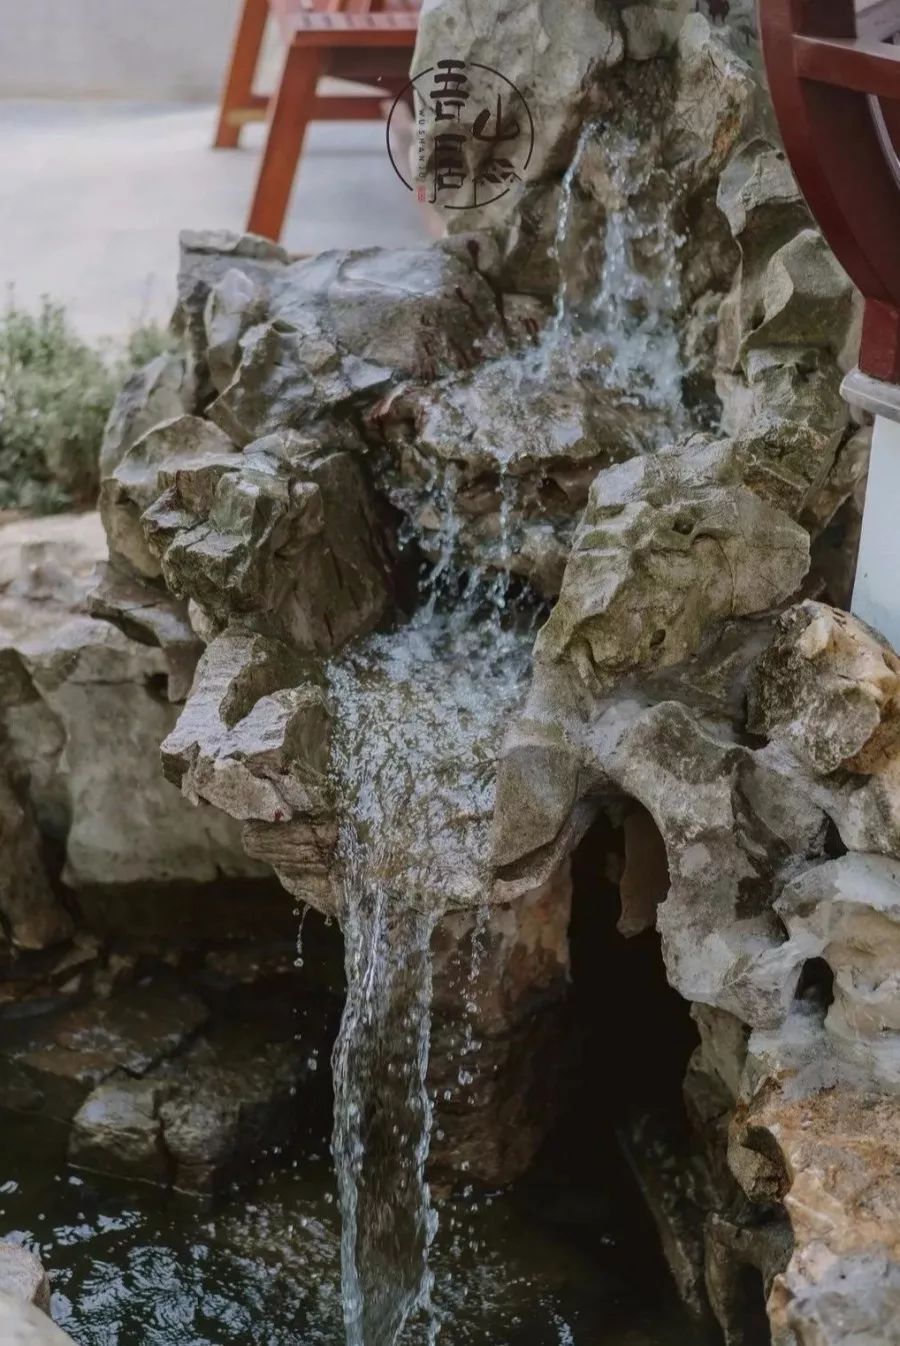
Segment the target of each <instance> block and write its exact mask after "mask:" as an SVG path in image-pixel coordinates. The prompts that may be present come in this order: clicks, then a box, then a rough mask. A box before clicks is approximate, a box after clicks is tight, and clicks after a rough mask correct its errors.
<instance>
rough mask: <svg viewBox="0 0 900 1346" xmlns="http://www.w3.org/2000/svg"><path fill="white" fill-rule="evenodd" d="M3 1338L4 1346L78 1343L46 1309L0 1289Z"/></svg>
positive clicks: (0, 1322)
mask: <svg viewBox="0 0 900 1346" xmlns="http://www.w3.org/2000/svg"><path fill="white" fill-rule="evenodd" d="M0 1339H2V1341H3V1343H4V1346H75V1343H74V1342H73V1340H72V1338H71V1337H70V1336H68V1335H67V1333H65V1332H63V1331H61V1330H60V1328H58V1327H56V1326H54V1324H53V1323H52V1322H51V1321H50V1319H49V1318H48V1317H47V1315H46V1314H45V1313H42V1312H41V1310H40V1309H38V1308H35V1307H34V1305H32V1304H26V1303H24V1302H23V1301H22V1300H21V1299H19V1298H18V1297H17V1296H14V1295H8V1294H6V1293H5V1292H4V1291H2V1290H0Z"/></svg>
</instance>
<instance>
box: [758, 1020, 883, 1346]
mask: <svg viewBox="0 0 900 1346" xmlns="http://www.w3.org/2000/svg"><path fill="white" fill-rule="evenodd" d="M750 1048H751V1062H752V1065H753V1069H752V1070H750V1071H748V1075H747V1077H746V1082H745V1090H744V1096H743V1099H742V1102H741V1104H740V1105H739V1107H738V1109H737V1111H736V1114H735V1119H734V1123H733V1128H732V1131H733V1135H732V1150H731V1153H732V1166H733V1167H734V1169H735V1172H736V1173H737V1176H738V1177H739V1178H740V1180H741V1182H742V1184H743V1185H744V1187H745V1189H746V1190H747V1191H748V1193H749V1194H750V1195H751V1196H752V1195H754V1194H756V1195H757V1196H759V1195H761V1196H762V1197H763V1199H765V1200H771V1199H772V1198H773V1196H774V1197H775V1198H776V1199H778V1198H781V1199H783V1201H784V1205H785V1208H786V1210H787V1212H788V1215H789V1216H790V1219H791V1224H792V1226H793V1231H794V1242H795V1250H794V1253H793V1256H792V1258H791V1260H790V1262H789V1264H788V1266H787V1268H786V1270H785V1271H784V1273H783V1274H782V1275H780V1276H777V1277H776V1279H775V1283H774V1287H773V1290H772V1294H771V1297H770V1300H769V1312H770V1316H771V1321H772V1328H773V1340H774V1341H775V1342H777V1343H778V1346H788V1343H794V1342H802V1343H803V1346H820V1343H823V1342H825V1343H833V1342H838V1341H854V1342H855V1341H857V1340H859V1341H862V1342H865V1343H869V1342H871V1343H872V1344H873V1346H874V1343H876V1342H879V1343H880V1342H885V1343H887V1342H894V1341H896V1340H897V1324H898V1321H900V1319H898V1316H897V1309H898V1306H900V1300H898V1293H900V1277H898V1271H897V1262H898V1257H900V1201H898V1191H897V1181H896V1172H897V1162H898V1156H897V1145H898V1129H897V1124H896V1123H897V1102H896V1098H895V1097H885V1096H884V1095H879V1094H877V1093H872V1092H870V1091H867V1090H866V1089H865V1087H864V1086H863V1085H862V1083H861V1081H860V1079H859V1077H858V1076H854V1075H853V1074H851V1075H850V1076H849V1077H848V1076H847V1074H846V1073H845V1072H844V1071H843V1070H842V1068H841V1066H840V1064H837V1065H836V1064H835V1063H834V1061H833V1058H831V1057H830V1054H829V1051H828V1047H827V1044H826V1045H825V1046H824V1047H823V1045H822V1030H821V1015H820V1012H819V1013H815V1012H812V1013H810V1012H809V1011H807V1012H806V1013H805V1014H802V1015H800V1016H799V1017H798V1016H794V1022H793V1023H790V1022H789V1024H787V1025H785V1031H784V1032H782V1034H781V1035H780V1038H778V1037H776V1036H775V1035H768V1036H767V1035H760V1036H759V1040H758V1041H757V1038H756V1035H754V1038H752V1039H751V1043H750ZM829 1063H830V1064H829Z"/></svg>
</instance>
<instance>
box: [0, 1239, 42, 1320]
mask: <svg viewBox="0 0 900 1346" xmlns="http://www.w3.org/2000/svg"><path fill="white" fill-rule="evenodd" d="M0 1294H3V1295H9V1296H10V1297H11V1298H14V1299H19V1300H21V1301H22V1302H23V1303H25V1304H34V1305H35V1306H36V1307H37V1308H39V1309H43V1311H44V1313H49V1312H50V1281H49V1279H48V1277H47V1273H46V1271H45V1270H44V1268H43V1265H42V1263H41V1260H40V1258H39V1257H38V1256H37V1255H36V1254H35V1253H33V1252H29V1250H28V1249H27V1248H22V1247H20V1246H19V1244H17V1243H6V1242H5V1241H0Z"/></svg>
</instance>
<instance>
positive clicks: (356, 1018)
mask: <svg viewBox="0 0 900 1346" xmlns="http://www.w3.org/2000/svg"><path fill="white" fill-rule="evenodd" d="M528 648H529V643H528V640H527V638H526V636H525V634H524V633H523V634H516V633H515V632H514V631H511V630H506V629H504V628H503V626H502V625H501V624H500V622H499V620H498V609H497V608H496V607H495V606H489V607H488V608H487V609H486V611H485V612H484V613H483V615H482V619H481V620H480V621H474V620H473V618H472V616H471V615H470V613H469V612H468V611H467V610H466V609H465V608H463V609H456V610H455V611H454V612H453V613H451V614H449V615H445V614H441V613H439V612H438V613H432V612H431V611H430V609H428V608H427V607H426V608H425V609H423V611H422V613H421V614H420V616H419V617H418V618H414V619H413V621H412V622H411V623H410V624H409V625H408V626H406V627H404V628H403V629H402V630H400V631H399V632H396V633H393V634H391V635H386V636H375V637H372V638H370V639H369V640H367V641H365V642H363V643H362V644H360V645H359V646H357V647H355V648H354V649H352V650H351V651H350V652H348V653H347V654H346V655H345V656H344V657H342V658H341V659H340V660H336V661H335V662H334V663H333V664H332V665H331V667H330V670H329V682H330V687H331V694H332V697H333V699H334V702H335V705H336V706H338V707H339V708H340V713H339V719H338V728H337V731H336V741H335V747H334V759H335V774H336V784H337V788H338V791H339V793H340V797H341V798H342V799H343V800H345V801H346V802H347V805H348V811H347V818H346V820H345V821H344V823H343V824H342V826H341V830H340V836H339V843H338V857H339V866H340V877H341V886H342V900H341V922H342V926H343V931H344V939H345V944H346V972H347V1001H346V1007H345V1010H344V1017H343V1022H342V1026H341V1031H340V1035H339V1038H338V1043H337V1046H336V1048H335V1053H334V1077H335V1130H334V1155H335V1162H336V1169H337V1175H338V1188H339V1193H340V1200H341V1212H342V1218H343V1235H342V1261H343V1294H344V1312H345V1322H346V1327H347V1341H348V1346H389V1343H391V1342H393V1341H394V1340H395V1339H396V1337H397V1335H398V1333H399V1332H400V1330H401V1328H402V1326H403V1323H404V1322H405V1320H406V1318H407V1317H408V1315H409V1314H410V1312H411V1311H412V1310H414V1309H415V1308H418V1307H420V1306H422V1305H423V1304H427V1300H428V1296H429V1285H430V1281H429V1275H428V1270H427V1254H428V1248H429V1245H430V1243H431V1240H432V1238H433V1236H434V1230H435V1223H436V1216H435V1214H434V1212H433V1210H432V1209H431V1204H430V1200H429V1193H428V1186H427V1183H426V1181H425V1162H426V1159H427V1156H428V1146H429V1138H430V1127H431V1102H430V1099H429V1094H428V1089H427V1085H426V1074H427V1068H428V1048H429V1031H430V1004H431V957H430V944H431V937H432V933H433V930H434V927H435V924H436V923H437V921H438V920H439V919H440V917H441V915H442V914H443V913H444V912H445V911H446V910H447V909H448V908H449V907H460V906H473V905H477V904H479V903H483V902H484V901H485V900H486V893H487V884H488V829H489V825H490V818H491V813H492V805H493V789H494V764H495V759H496V754H497V750H498V748H499V736H500V733H501V731H502V726H503V724H504V721H505V720H506V718H507V715H508V714H509V712H510V711H511V709H512V708H513V706H514V704H515V702H516V698H517V696H518V695H519V693H520V691H521V689H522V688H523V686H524V674H525V672H526V669H527V657H528Z"/></svg>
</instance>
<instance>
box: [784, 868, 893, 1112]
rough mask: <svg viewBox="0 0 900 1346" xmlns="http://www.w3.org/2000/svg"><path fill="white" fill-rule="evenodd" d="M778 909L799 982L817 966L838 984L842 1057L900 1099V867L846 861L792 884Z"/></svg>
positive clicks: (834, 1044)
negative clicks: (808, 967) (809, 964)
mask: <svg viewBox="0 0 900 1346" xmlns="http://www.w3.org/2000/svg"><path fill="white" fill-rule="evenodd" d="M775 909H776V911H777V912H778V914H779V916H780V917H781V919H782V920H783V921H784V923H785V926H786V927H787V931H788V935H789V936H790V938H789V940H788V943H787V945H786V946H785V952H787V951H790V952H791V953H792V954H793V956H794V958H795V959H796V967H797V975H798V977H799V973H800V969H801V968H802V966H803V964H804V963H805V962H806V961H807V960H809V959H823V960H824V962H825V964H826V965H827V967H828V969H829V970H830V973H831V974H832V976H833V990H832V994H833V996H834V999H833V1002H832V1004H831V1005H830V1006H829V1008H828V1012H827V1014H826V1016H825V1033H826V1034H827V1035H828V1038H829V1039H830V1045H831V1048H832V1050H833V1053H834V1055H835V1056H836V1057H837V1058H840V1059H842V1060H844V1061H847V1062H849V1063H851V1064H853V1065H855V1066H858V1067H860V1069H861V1071H862V1072H863V1075H864V1076H867V1077H868V1078H869V1079H870V1080H872V1081H874V1082H876V1083H877V1084H878V1085H880V1086H881V1087H883V1088H884V1089H887V1090H892V1091H893V1092H895V1093H896V1094H900V972H898V969H900V861H898V860H892V859H888V858H887V857H885V856H881V855H854V854H850V855H845V856H842V857H841V858H840V859H839V860H832V861H831V862H830V863H828V864H825V865H821V866H819V867H818V868H817V869H813V870H811V871H808V872H807V873H805V874H802V875H801V876H800V877H799V878H796V879H794V880H793V881H792V882H791V883H788V884H786V885H785V887H784V889H783V891H782V893H781V896H780V897H779V898H778V900H777V901H776V903H775Z"/></svg>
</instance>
